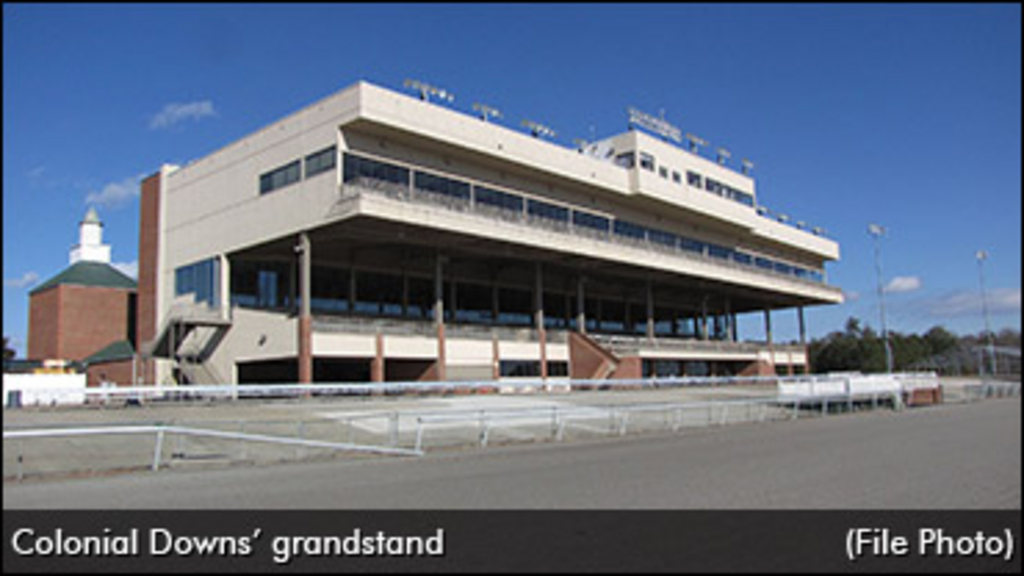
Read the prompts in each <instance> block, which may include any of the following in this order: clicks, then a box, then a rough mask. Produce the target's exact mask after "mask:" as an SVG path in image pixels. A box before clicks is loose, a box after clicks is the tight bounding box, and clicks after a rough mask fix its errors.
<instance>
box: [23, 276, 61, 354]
mask: <svg viewBox="0 0 1024 576" xmlns="http://www.w3.org/2000/svg"><path fill="white" fill-rule="evenodd" d="M60 295H61V292H60V290H59V287H54V288H47V289H46V290H43V291H42V292H37V293H36V294H33V295H32V296H30V297H29V300H28V359H29V360H46V359H47V358H61V351H60V339H59V338H58V334H59V333H60V314H59V313H58V312H59V311H60Z"/></svg>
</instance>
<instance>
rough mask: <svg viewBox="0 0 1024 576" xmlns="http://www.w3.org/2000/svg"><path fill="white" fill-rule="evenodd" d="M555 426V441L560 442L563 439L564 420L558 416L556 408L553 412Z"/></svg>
mask: <svg viewBox="0 0 1024 576" xmlns="http://www.w3.org/2000/svg"><path fill="white" fill-rule="evenodd" d="M555 426H556V427H555V441H557V442H561V441H562V440H564V439H565V419H564V418H561V417H560V416H559V414H558V411H557V407H556V410H555Z"/></svg>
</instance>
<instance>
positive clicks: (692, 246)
mask: <svg viewBox="0 0 1024 576" xmlns="http://www.w3.org/2000/svg"><path fill="white" fill-rule="evenodd" d="M679 247H680V248H682V249H683V250H688V251H690V252H698V253H701V254H703V253H704V243H703V242H701V241H700V240H694V239H693V238H686V237H681V238H679Z"/></svg>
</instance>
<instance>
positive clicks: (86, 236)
mask: <svg viewBox="0 0 1024 576" xmlns="http://www.w3.org/2000/svg"><path fill="white" fill-rule="evenodd" d="M68 260H69V261H70V263H71V264H74V263H75V262H79V261H81V260H85V261H87V262H102V263H104V264H110V245H108V244H104V243H103V222H100V216H99V214H97V213H96V209H95V208H93V207H90V208H89V211H88V212H86V213H85V218H83V219H82V221H81V222H79V224H78V245H77V246H74V247H72V248H71V253H70V254H69V255H68Z"/></svg>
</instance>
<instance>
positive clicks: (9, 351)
mask: <svg viewBox="0 0 1024 576" xmlns="http://www.w3.org/2000/svg"><path fill="white" fill-rule="evenodd" d="M9 342H10V339H9V338H7V336H4V360H14V357H15V356H16V355H17V352H16V351H15V350H14V348H11V347H10V345H9Z"/></svg>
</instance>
